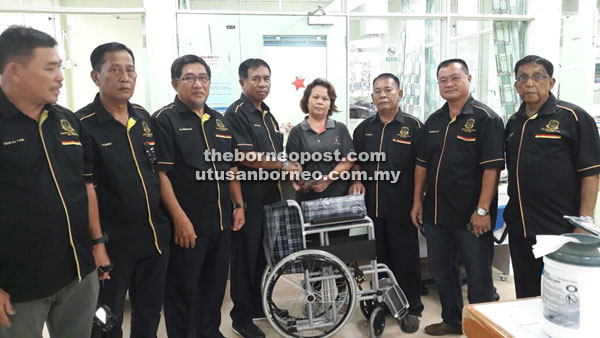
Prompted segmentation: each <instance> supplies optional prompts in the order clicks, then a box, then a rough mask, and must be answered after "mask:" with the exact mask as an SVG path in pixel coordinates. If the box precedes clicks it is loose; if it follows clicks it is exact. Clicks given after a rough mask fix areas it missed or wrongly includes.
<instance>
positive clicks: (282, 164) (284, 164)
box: [281, 160, 290, 170]
mask: <svg viewBox="0 0 600 338" xmlns="http://www.w3.org/2000/svg"><path fill="white" fill-rule="evenodd" d="M289 164H290V161H288V160H285V161H283V162H281V170H285V167H287V166H288V165H289Z"/></svg>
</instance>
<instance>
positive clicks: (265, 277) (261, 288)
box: [260, 264, 271, 294]
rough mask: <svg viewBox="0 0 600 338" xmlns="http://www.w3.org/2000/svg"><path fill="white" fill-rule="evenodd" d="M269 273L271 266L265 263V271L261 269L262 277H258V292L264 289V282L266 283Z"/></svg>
mask: <svg viewBox="0 0 600 338" xmlns="http://www.w3.org/2000/svg"><path fill="white" fill-rule="evenodd" d="M270 273H271V267H270V266H269V265H268V264H267V266H265V271H263V273H262V277H261V278H260V292H261V294H262V292H263V291H264V290H265V284H266V281H267V278H268V277H269V274H270Z"/></svg>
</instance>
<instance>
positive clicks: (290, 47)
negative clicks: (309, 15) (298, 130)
mask: <svg viewBox="0 0 600 338" xmlns="http://www.w3.org/2000/svg"><path fill="white" fill-rule="evenodd" d="M326 39H327V37H326V36H264V46H263V59H264V60H265V61H266V62H267V63H268V64H269V66H270V67H271V92H270V94H269V97H267V99H266V100H265V102H266V104H267V105H268V106H269V108H270V109H271V112H272V113H273V115H274V116H275V118H276V119H277V121H278V122H279V127H280V129H281V131H282V132H283V133H284V135H286V136H287V134H288V133H289V130H290V129H291V128H292V127H293V126H295V125H296V124H298V123H300V122H301V121H302V120H303V119H304V116H305V115H304V113H303V112H302V110H301V109H300V99H301V98H302V95H303V94H304V89H305V88H306V86H308V85H309V84H310V83H311V82H312V81H313V80H314V79H315V78H319V77H321V78H326V77H327V40H326ZM334 86H336V84H334ZM336 88H337V90H338V91H339V90H343V88H344V87H343V84H338V86H336Z"/></svg>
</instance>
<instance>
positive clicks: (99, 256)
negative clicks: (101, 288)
mask: <svg viewBox="0 0 600 338" xmlns="http://www.w3.org/2000/svg"><path fill="white" fill-rule="evenodd" d="M92 253H93V255H94V261H95V262H96V268H98V267H99V266H109V265H110V258H108V254H107V253H106V247H105V246H104V243H99V244H96V245H94V246H93V247H92ZM98 279H99V280H105V279H110V275H109V273H108V272H105V273H103V274H101V275H99V276H98Z"/></svg>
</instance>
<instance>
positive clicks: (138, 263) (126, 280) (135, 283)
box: [92, 248, 169, 338]
mask: <svg viewBox="0 0 600 338" xmlns="http://www.w3.org/2000/svg"><path fill="white" fill-rule="evenodd" d="M110 259H111V261H112V263H113V265H114V268H113V270H112V271H111V272H110V279H108V280H104V281H101V282H100V283H101V284H100V285H101V288H100V295H99V299H98V302H99V303H100V304H104V305H108V306H109V307H110V309H111V310H112V311H113V313H114V314H115V315H116V316H117V318H118V321H119V325H117V327H115V328H114V329H113V330H111V331H110V332H108V333H106V334H105V333H103V332H102V330H100V329H99V328H98V327H96V326H94V328H93V330H92V337H94V338H96V337H98V338H99V337H110V338H121V337H123V330H122V329H121V324H122V323H123V307H124V304H125V296H126V295H127V290H129V300H130V301H131V333H130V335H129V336H130V337H132V338H138V337H139V338H151V337H156V331H157V330H158V324H159V323H160V310H161V309H162V305H163V290H164V286H165V274H166V271H167V263H168V262H169V249H168V248H167V249H165V250H163V253H162V255H156V256H151V257H147V258H142V259H129V258H127V257H118V256H110Z"/></svg>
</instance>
